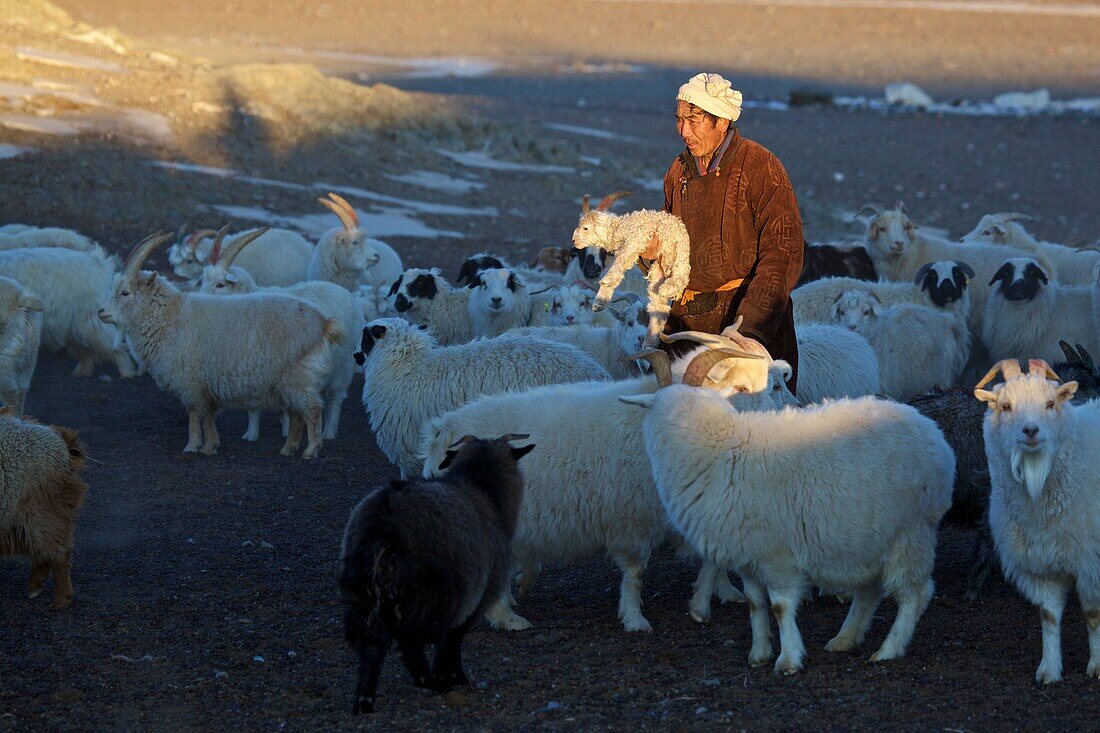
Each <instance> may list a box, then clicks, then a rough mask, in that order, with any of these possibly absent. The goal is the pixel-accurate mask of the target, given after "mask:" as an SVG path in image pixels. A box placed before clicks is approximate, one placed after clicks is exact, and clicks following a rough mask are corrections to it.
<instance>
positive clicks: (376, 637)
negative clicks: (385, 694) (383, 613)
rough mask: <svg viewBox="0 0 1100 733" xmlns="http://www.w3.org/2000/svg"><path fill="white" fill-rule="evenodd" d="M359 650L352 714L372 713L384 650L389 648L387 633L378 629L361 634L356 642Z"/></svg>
mask: <svg viewBox="0 0 1100 733" xmlns="http://www.w3.org/2000/svg"><path fill="white" fill-rule="evenodd" d="M356 646H357V648H358V651H359V680H358V682H357V683H356V686H355V703H354V704H353V705H352V708H351V712H352V714H355V715H358V714H359V713H373V712H374V698H375V695H376V693H377V691H378V675H379V673H380V672H381V671H382V662H384V661H386V652H388V651H389V648H390V637H389V634H388V633H386V632H385V631H384V630H379V632H378V633H376V634H373V635H372V634H361V635H360V636H359V640H358V643H357V645H356Z"/></svg>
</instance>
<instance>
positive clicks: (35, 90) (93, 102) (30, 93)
mask: <svg viewBox="0 0 1100 733" xmlns="http://www.w3.org/2000/svg"><path fill="white" fill-rule="evenodd" d="M41 95H49V96H51V97H59V98H61V99H65V100H68V101H70V102H73V103H75V104H79V105H84V106H86V107H102V106H103V105H104V102H103V100H102V99H100V98H99V97H97V96H95V95H94V94H91V93H90V92H89V90H87V89H86V88H81V87H76V86H73V85H71V84H62V83H60V82H54V81H50V80H48V79H35V80H34V82H32V86H26V85H23V84H11V83H9V82H2V81H0V97H6V98H7V99H9V100H12V101H14V100H29V99H33V98H34V97H38V96H41Z"/></svg>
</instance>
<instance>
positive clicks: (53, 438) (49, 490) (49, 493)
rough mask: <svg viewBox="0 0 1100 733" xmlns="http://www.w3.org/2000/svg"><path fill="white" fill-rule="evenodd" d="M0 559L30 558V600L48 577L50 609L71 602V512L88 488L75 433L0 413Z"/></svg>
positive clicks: (3, 412) (72, 513)
mask: <svg viewBox="0 0 1100 733" xmlns="http://www.w3.org/2000/svg"><path fill="white" fill-rule="evenodd" d="M0 462H2V464H3V466H4V470H3V471H2V472H0V557H3V556H11V555H30V558H31V578H30V582H29V583H28V584H27V593H28V595H30V597H31V598H34V597H35V596H37V595H38V594H39V593H41V592H42V586H43V584H44V583H45V582H46V579H47V578H48V577H49V576H50V575H53V582H54V595H53V604H52V608H55V609H56V608H65V607H66V606H68V605H69V604H70V603H72V600H73V583H72V578H71V577H70V574H69V567H70V564H71V562H72V553H73V530H74V527H75V521H76V512H77V510H78V509H79V508H80V504H81V502H83V501H84V492H85V491H87V489H88V485H87V484H85V483H84V481H83V480H82V479H81V478H80V475H79V474H80V471H82V470H83V469H84V462H85V453H84V447H83V446H82V445H81V444H80V440H79V439H78V438H77V435H76V432H75V431H73V430H69V429H68V428H61V427H56V426H53V425H51V426H49V427H46V426H44V425H39V424H37V423H35V422H33V421H30V420H21V419H19V418H18V417H16V416H15V415H13V414H12V413H11V409H10V408H6V407H5V408H4V409H2V410H0Z"/></svg>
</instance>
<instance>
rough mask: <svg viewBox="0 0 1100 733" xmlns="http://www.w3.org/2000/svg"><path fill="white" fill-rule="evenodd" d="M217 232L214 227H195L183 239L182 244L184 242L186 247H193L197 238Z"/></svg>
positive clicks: (197, 241)
mask: <svg viewBox="0 0 1100 733" xmlns="http://www.w3.org/2000/svg"><path fill="white" fill-rule="evenodd" d="M217 233H218V232H217V230H214V229H196V230H195V231H193V232H191V233H190V234H188V235H187V238H186V239H185V240H184V244H186V245H187V246H188V247H191V248H194V247H195V245H196V244H198V243H199V240H200V239H202V238H203V237H213V236H214V235H216V234H217Z"/></svg>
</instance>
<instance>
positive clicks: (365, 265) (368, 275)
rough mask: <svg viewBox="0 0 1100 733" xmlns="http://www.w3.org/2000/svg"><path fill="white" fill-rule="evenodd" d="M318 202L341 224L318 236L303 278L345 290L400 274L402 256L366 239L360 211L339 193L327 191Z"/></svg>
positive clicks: (380, 282)
mask: <svg viewBox="0 0 1100 733" xmlns="http://www.w3.org/2000/svg"><path fill="white" fill-rule="evenodd" d="M328 196H329V198H328V199H323V198H319V199H317V200H318V201H320V202H321V204H322V205H323V206H324V207H325V208H327V209H329V210H330V211H332V213H334V214H336V216H337V218H339V219H340V224H341V225H342V227H336V228H334V229H329V230H328V231H327V232H325V233H324V234H322V235H321V238H320V240H318V242H317V246H316V247H315V248H314V250H313V252H312V255H313V258H312V259H311V260H310V262H309V268H308V270H307V273H306V277H307V278H308V279H310V280H328V281H329V282H334V283H336V284H337V285H339V286H340V287H342V288H345V289H346V290H350V291H352V292H354V291H355V289H356V288H358V287H359V286H360V285H386V284H389V283H391V282H393V281H394V279H395V278H397V277H399V276H400V275H401V271H402V265H401V258H400V257H399V256H398V254H397V252H395V251H394V250H393V248H392V247H390V246H389V245H388V244H385V243H384V242H380V241H378V240H377V239H368V238H367V235H366V234H365V233H364V232H363V230H362V228H361V227H360V226H359V214H357V213H356V211H355V209H354V207H352V205H351V204H349V203H348V202H347V201H346V200H344V199H343V198H342V197H341V196H338V195H336V194H334V193H330V194H329V195H328Z"/></svg>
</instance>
